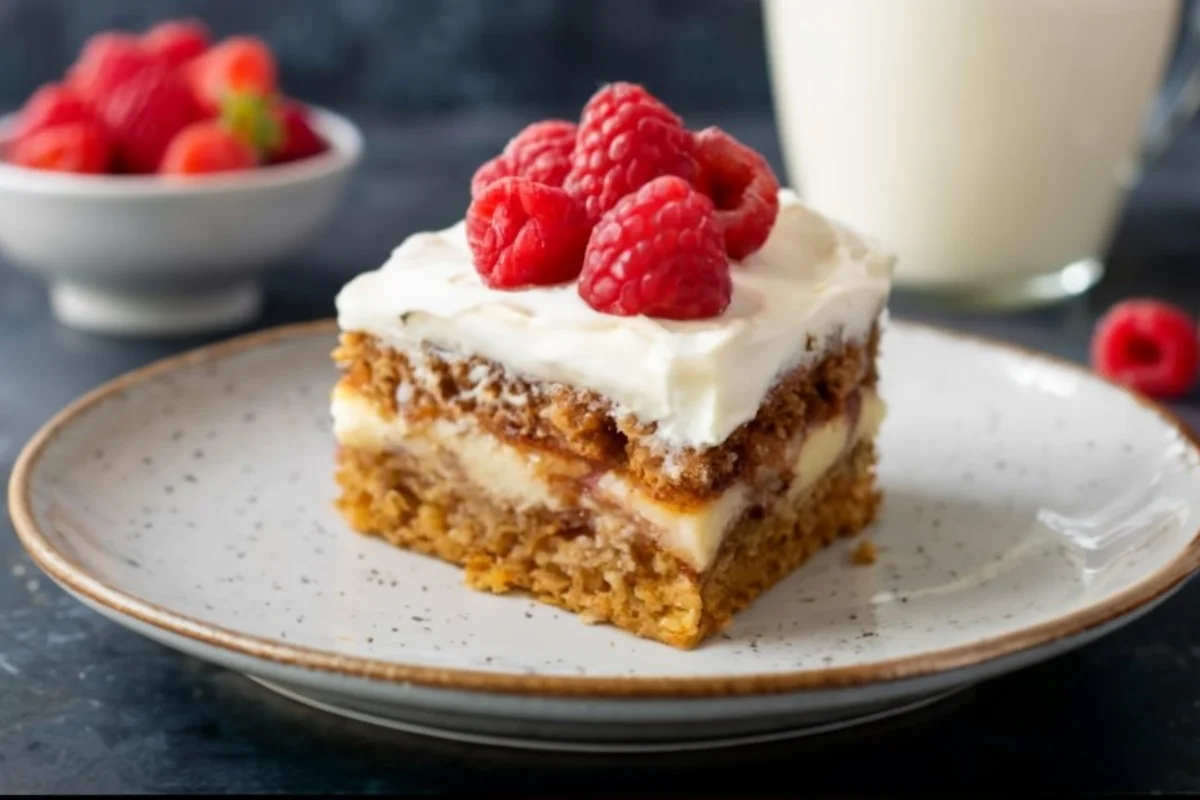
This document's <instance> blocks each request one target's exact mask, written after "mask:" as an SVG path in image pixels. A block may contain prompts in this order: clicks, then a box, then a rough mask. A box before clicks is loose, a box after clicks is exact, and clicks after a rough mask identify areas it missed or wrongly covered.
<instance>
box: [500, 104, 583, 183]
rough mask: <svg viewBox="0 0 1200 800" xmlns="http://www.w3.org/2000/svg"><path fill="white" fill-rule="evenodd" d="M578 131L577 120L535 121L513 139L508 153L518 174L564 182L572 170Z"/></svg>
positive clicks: (507, 148) (534, 179)
mask: <svg viewBox="0 0 1200 800" xmlns="http://www.w3.org/2000/svg"><path fill="white" fill-rule="evenodd" d="M575 132H576V126H575V123H574V122H567V121H566V120H561V119H548V120H543V121H542V122H535V123H533V124H532V125H529V126H527V127H526V128H525V129H524V130H522V131H521V132H520V133H518V134H517V135H516V136H514V137H513V138H512V139H510V140H509V142H508V144H507V145H506V146H505V147H504V155H505V156H507V157H508V158H510V159H512V163H513V166H514V167H516V170H517V174H518V175H521V176H523V177H525V178H529V179H530V180H531V181H536V182H537V183H544V184H546V185H547V186H562V185H563V180H564V179H565V178H566V177H567V173H568V172H570V171H571V153H572V152H573V151H574V150H575Z"/></svg>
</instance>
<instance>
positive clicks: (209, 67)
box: [186, 36, 279, 113]
mask: <svg viewBox="0 0 1200 800" xmlns="http://www.w3.org/2000/svg"><path fill="white" fill-rule="evenodd" d="M186 71H187V77H188V81H189V82H190V83H191V86H192V91H193V92H195V94H196V99H197V100H199V101H200V105H201V107H203V108H204V109H205V110H206V111H208V112H209V113H216V112H217V111H219V110H220V108H221V103H222V102H223V101H224V100H225V98H226V97H227V96H228V95H230V94H255V95H259V96H263V97H266V96H269V95H273V94H275V93H276V91H277V90H278V89H279V85H278V77H277V68H276V66H275V55H274V53H272V52H271V48H270V46H269V45H268V44H267V43H266V42H264V41H263V40H262V39H259V38H257V37H255V36H231V37H230V38H228V39H225V40H224V41H222V42H220V43H219V44H216V45H214V46H213V47H212V49H210V50H209V51H208V52H207V53H205V54H204V55H202V56H200V57H199V58H197V59H196V60H195V61H193V62H191V63H190V64H188V66H187V70H186Z"/></svg>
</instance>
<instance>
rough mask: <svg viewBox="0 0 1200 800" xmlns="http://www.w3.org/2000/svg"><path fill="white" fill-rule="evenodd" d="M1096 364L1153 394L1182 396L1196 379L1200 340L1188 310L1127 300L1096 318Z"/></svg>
mask: <svg viewBox="0 0 1200 800" xmlns="http://www.w3.org/2000/svg"><path fill="white" fill-rule="evenodd" d="M1091 350H1092V352H1091V355H1092V367H1093V369H1095V370H1096V372H1097V373H1098V374H1100V375H1102V376H1103V377H1105V378H1108V379H1109V380H1111V381H1114V382H1116V383H1120V384H1124V385H1125V386H1129V387H1130V388H1132V389H1135V390H1137V391H1139V392H1142V393H1143V394H1146V395H1150V396H1152V397H1179V396H1180V395H1183V394H1186V393H1187V392H1188V390H1190V389H1191V388H1192V386H1193V385H1194V384H1195V382H1196V375H1197V372H1198V371H1200V341H1198V340H1197V333H1196V324H1195V322H1194V320H1193V319H1192V317H1191V316H1190V315H1189V314H1188V313H1187V312H1185V311H1183V310H1181V309H1179V308H1176V307H1175V306H1172V305H1170V304H1169V303H1164V302H1162V301H1159V300H1125V301H1123V302H1120V303H1117V304H1116V305H1115V306H1113V307H1112V308H1110V309H1109V310H1108V312H1107V313H1106V314H1105V315H1104V316H1103V317H1101V318H1100V321H1099V322H1098V323H1096V330H1095V332H1094V333H1093V335H1092V348H1091Z"/></svg>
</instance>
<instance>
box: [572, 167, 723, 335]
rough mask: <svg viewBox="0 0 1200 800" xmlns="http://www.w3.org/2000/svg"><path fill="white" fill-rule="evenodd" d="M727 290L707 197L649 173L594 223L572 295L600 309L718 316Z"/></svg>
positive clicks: (687, 185)
mask: <svg viewBox="0 0 1200 800" xmlns="http://www.w3.org/2000/svg"><path fill="white" fill-rule="evenodd" d="M732 294H733V284H732V281H731V280H730V277H729V259H728V258H726V256H725V243H724V240H723V239H722V237H721V229H720V228H719V227H717V220H716V217H715V215H714V213H713V204H712V201H711V200H709V199H708V198H707V197H705V196H704V195H703V194H701V193H700V192H697V191H696V190H695V189H694V188H693V187H692V185H691V184H690V183H688V182H687V181H686V180H684V179H683V178H678V177H675V176H664V177H661V178H655V179H654V180H652V181H651V182H650V183H647V184H646V185H645V186H643V187H642V188H640V189H638V190H637V192H636V193H634V194H631V195H627V196H626V197H624V198H623V199H622V200H621V201H620V202H619V203H617V205H616V206H614V207H613V208H612V209H611V210H609V211H608V212H607V213H606V214H605V215H604V216H603V217H602V218H601V219H600V222H599V223H597V224H596V228H595V230H593V231H592V238H591V241H589V242H588V247H587V253H586V255H585V256H584V260H583V273H582V274H581V275H580V276H579V295H580V296H581V297H582V298H583V299H584V301H586V302H587V304H588V305H589V306H591V307H592V308H594V309H596V310H597V311H602V312H604V313H606V314H617V315H620V316H634V315H637V314H644V315H645V316H647V317H659V318H662V319H706V318H709V317H715V316H718V315H720V314H721V313H722V312H723V311H724V310H725V309H726V308H727V307H728V306H729V300H730V297H731V296H732Z"/></svg>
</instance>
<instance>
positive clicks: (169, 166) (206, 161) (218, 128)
mask: <svg viewBox="0 0 1200 800" xmlns="http://www.w3.org/2000/svg"><path fill="white" fill-rule="evenodd" d="M257 164H258V154H257V152H256V151H255V150H254V148H253V147H251V146H250V145H249V144H247V143H246V142H245V141H244V140H243V139H242V138H241V137H239V136H237V135H235V134H234V133H233V132H231V131H229V130H227V129H226V128H224V127H223V126H222V125H221V123H219V122H216V121H214V120H202V121H200V122H194V123H192V124H191V125H189V126H188V127H186V128H184V129H183V130H182V131H180V132H179V133H178V134H177V135H176V136H175V138H174V139H172V140H171V145H170V146H169V147H168V148H167V152H166V155H164V156H163V160H162V166H161V167H159V172H162V173H164V174H168V175H199V174H206V173H210V172H231V171H235V170H243V169H253V168H254V167H255V166H256V165H257Z"/></svg>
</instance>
